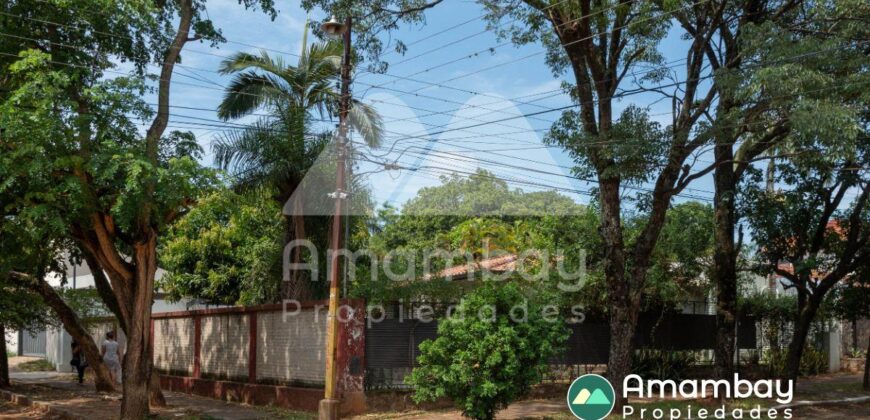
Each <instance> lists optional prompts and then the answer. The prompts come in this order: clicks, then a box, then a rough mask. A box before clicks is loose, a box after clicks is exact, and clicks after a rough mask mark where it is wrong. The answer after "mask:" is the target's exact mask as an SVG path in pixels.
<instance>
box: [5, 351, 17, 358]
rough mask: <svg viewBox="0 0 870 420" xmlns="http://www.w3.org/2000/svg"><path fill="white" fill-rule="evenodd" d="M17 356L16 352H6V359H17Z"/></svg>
mask: <svg viewBox="0 0 870 420" xmlns="http://www.w3.org/2000/svg"><path fill="white" fill-rule="evenodd" d="M15 356H18V353H16V352H14V351H12V350H6V357H15Z"/></svg>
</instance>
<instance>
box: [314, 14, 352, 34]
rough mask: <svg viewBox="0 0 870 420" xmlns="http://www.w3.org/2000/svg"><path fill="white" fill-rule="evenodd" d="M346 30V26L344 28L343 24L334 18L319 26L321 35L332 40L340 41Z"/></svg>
mask: <svg viewBox="0 0 870 420" xmlns="http://www.w3.org/2000/svg"><path fill="white" fill-rule="evenodd" d="M347 28H348V26H346V25H345V24H344V23H341V22H339V21H338V19H336V18H335V16H333V17H332V18H330V19H329V20H328V21H326V22H323V23H322V24H320V30H322V31H323V33H325V34H326V36H328V37H329V38H332V39H340V38H341V36H342V35H343V34H344V31H345V29H347Z"/></svg>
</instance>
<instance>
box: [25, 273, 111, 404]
mask: <svg viewBox="0 0 870 420" xmlns="http://www.w3.org/2000/svg"><path fill="white" fill-rule="evenodd" d="M11 274H13V275H15V276H16V277H18V278H19V279H21V280H24V281H27V282H28V283H29V285H30V287H31V289H33V291H35V292H36V293H38V294H39V295H40V296H42V299H43V300H45V303H46V304H48V306H49V307H50V308H51V309H52V310H53V311H54V313H55V314H57V317H58V318H60V321H61V323H62V324H63V327H64V329H66V331H67V332H68V333H69V335H70V336H72V338H74V339H75V340H76V342H78V343H79V345H80V346H82V352H84V354H85V358H86V359H87V361H88V365H90V367H91V368H93V370H94V376H95V379H94V383H95V385H96V388H97V391H101V392H112V391H114V390H115V386H114V385H115V384H113V383H112V379H111V376H110V375H109V369H108V368H106V365H105V364H103V358H102V356H100V350H99V348H98V347H97V345H96V343H95V342H94V339H93V337H91V334H90V333H89V332H88V330H86V329H85V328H84V327H83V326H82V322H81V320H79V317H78V315H76V313H75V311H73V310H72V308H70V307H69V306H68V305H67V304H66V302H64V301H63V298H61V297H60V295H58V294H57V292H56V291H55V290H54V288H53V287H51V285H49V284H48V282H46V281H45V280H44V279H40V278H36V277H34V276H30V275H28V274H22V273H11Z"/></svg>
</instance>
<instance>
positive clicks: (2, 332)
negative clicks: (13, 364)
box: [0, 324, 12, 388]
mask: <svg viewBox="0 0 870 420" xmlns="http://www.w3.org/2000/svg"><path fill="white" fill-rule="evenodd" d="M0 337H3V354H0V388H9V386H10V385H12V384H11V382H9V359H8V357H7V354H6V326H5V325H3V324H0Z"/></svg>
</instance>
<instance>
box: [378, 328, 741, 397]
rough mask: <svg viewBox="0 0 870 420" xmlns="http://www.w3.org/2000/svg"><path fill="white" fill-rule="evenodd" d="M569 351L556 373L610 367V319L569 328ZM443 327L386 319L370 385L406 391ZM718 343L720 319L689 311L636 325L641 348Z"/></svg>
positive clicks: (672, 348)
mask: <svg viewBox="0 0 870 420" xmlns="http://www.w3.org/2000/svg"><path fill="white" fill-rule="evenodd" d="M568 328H569V329H570V330H571V334H570V336H569V338H568V341H567V342H566V344H565V348H566V350H565V352H564V353H563V354H561V355H559V356H558V357H556V358H554V360H552V363H551V364H552V365H553V370H556V371H559V370H565V369H570V370H571V371H577V372H580V371H591V370H593V369H594V367H595V366H598V365H604V364H606V363H607V360H608V356H609V352H610V326H609V324H608V322H607V321H605V320H587V321H585V322H583V323H578V324H570V325H568ZM437 331H438V323H437V321H432V322H421V321H419V320H416V319H407V318H405V319H402V318H394V319H385V320H383V321H381V322H374V323H371V325H369V326H368V327H367V328H366V381H365V386H366V388H367V389H369V390H373V389H397V388H398V389H401V388H406V386H405V384H404V378H405V376H406V375H407V374H408V373H410V372H411V370H412V369H413V368H414V366H415V364H416V360H417V356H418V355H419V354H420V343H422V342H423V341H425V340H427V339H434V338H436V337H437V336H438V333H437ZM737 336H738V337H737V341H738V347H739V348H740V349H755V348H756V328H755V320H754V319H753V318H750V317H746V318H743V319H741V321H740V322H739V325H738V332H737ZM715 342H716V316H715V315H704V314H684V313H646V314H643V315H642V316H641V317H640V319H639V321H638V325H637V331H636V333H635V336H634V345H635V348H637V349H658V350H668V351H692V352H700V351H706V350H712V349H713V348H714V346H715Z"/></svg>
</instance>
